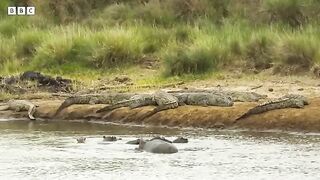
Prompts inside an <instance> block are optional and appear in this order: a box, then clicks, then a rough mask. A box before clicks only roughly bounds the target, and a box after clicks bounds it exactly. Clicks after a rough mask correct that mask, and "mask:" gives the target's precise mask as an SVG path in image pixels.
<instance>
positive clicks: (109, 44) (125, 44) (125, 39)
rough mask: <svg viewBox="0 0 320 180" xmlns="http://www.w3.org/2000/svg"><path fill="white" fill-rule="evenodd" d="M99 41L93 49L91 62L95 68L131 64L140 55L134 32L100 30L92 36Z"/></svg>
mask: <svg viewBox="0 0 320 180" xmlns="http://www.w3.org/2000/svg"><path fill="white" fill-rule="evenodd" d="M94 39H95V41H97V42H100V43H99V47H97V48H96V49H94V50H93V55H92V59H91V64H92V65H93V66H94V67H96V68H102V69H108V68H114V67H118V66H123V65H132V64H134V62H136V60H137V59H139V57H140V56H141V49H140V46H139V42H138V40H137V39H135V34H134V32H126V31H122V30H114V31H107V32H101V33H99V34H97V35H96V36H95V37H94Z"/></svg>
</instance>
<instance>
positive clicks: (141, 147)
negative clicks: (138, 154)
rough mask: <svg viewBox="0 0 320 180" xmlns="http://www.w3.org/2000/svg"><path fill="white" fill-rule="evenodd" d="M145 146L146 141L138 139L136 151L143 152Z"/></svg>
mask: <svg viewBox="0 0 320 180" xmlns="http://www.w3.org/2000/svg"><path fill="white" fill-rule="evenodd" d="M145 144H146V141H144V140H143V139H142V138H140V141H139V147H138V149H139V150H143V148H144V145H145Z"/></svg>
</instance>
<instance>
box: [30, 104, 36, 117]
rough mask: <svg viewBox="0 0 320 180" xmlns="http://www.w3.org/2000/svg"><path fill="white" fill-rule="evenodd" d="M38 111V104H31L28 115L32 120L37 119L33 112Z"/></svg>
mask: <svg viewBox="0 0 320 180" xmlns="http://www.w3.org/2000/svg"><path fill="white" fill-rule="evenodd" d="M35 112H36V106H30V108H29V110H28V116H29V118H30V120H36V118H35V117H34V116H33V114H34V113H35Z"/></svg>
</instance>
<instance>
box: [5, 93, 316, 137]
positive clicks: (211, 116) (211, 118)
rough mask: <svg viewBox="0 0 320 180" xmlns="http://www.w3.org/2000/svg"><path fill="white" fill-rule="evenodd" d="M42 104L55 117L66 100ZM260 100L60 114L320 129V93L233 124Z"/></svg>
mask: <svg viewBox="0 0 320 180" xmlns="http://www.w3.org/2000/svg"><path fill="white" fill-rule="evenodd" d="M33 102H34V103H35V104H37V105H39V108H38V109H37V111H36V114H35V116H36V117H37V118H43V119H48V120H50V119H53V118H52V115H53V114H54V113H55V111H56V109H57V108H58V106H59V105H60V103H61V102H62V101H61V100H38V101H33ZM255 105H257V103H235V105H234V106H233V107H197V106H181V107H179V108H177V109H172V110H167V111H163V112H159V113H157V114H155V115H153V116H151V117H149V118H147V119H144V120H143V121H142V122H141V121H139V117H141V116H142V115H143V114H144V113H146V112H148V111H150V110H151V109H152V108H153V107H143V108H138V109H134V110H130V109H129V108H120V109H117V110H114V111H112V112H109V113H99V114H97V113H95V111H96V110H98V109H99V108H101V107H104V106H105V105H73V106H70V107H68V108H66V109H64V110H63V111H62V112H61V113H60V114H59V115H58V116H57V117H56V118H54V119H61V120H75V119H85V120H99V121H105V122H116V123H123V124H128V123H132V124H144V125H156V126H161V125H162V126H172V127H173V126H174V127H200V128H215V127H216V125H217V123H223V124H224V125H225V128H230V129H236V128H242V129H243V128H245V129H254V130H269V129H277V130H286V131H304V132H320V109H319V107H320V97H318V98H311V99H310V105H307V106H306V107H305V108H303V109H291V108H288V109H280V110H273V111H269V112H266V113H263V114H259V115H252V116H250V117H248V118H246V119H243V120H241V121H239V122H238V123H237V124H232V122H233V121H234V119H236V118H237V117H239V116H240V115H242V114H243V113H245V112H246V111H247V110H248V109H250V108H252V107H254V106H255ZM21 117H27V114H26V112H13V111H0V118H21Z"/></svg>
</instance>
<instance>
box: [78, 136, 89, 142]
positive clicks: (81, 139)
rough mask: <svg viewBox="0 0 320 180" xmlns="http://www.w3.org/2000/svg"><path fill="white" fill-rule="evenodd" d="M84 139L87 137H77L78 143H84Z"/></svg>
mask: <svg viewBox="0 0 320 180" xmlns="http://www.w3.org/2000/svg"><path fill="white" fill-rule="evenodd" d="M86 139H87V138H85V137H79V138H77V142H78V143H85V142H86Z"/></svg>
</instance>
